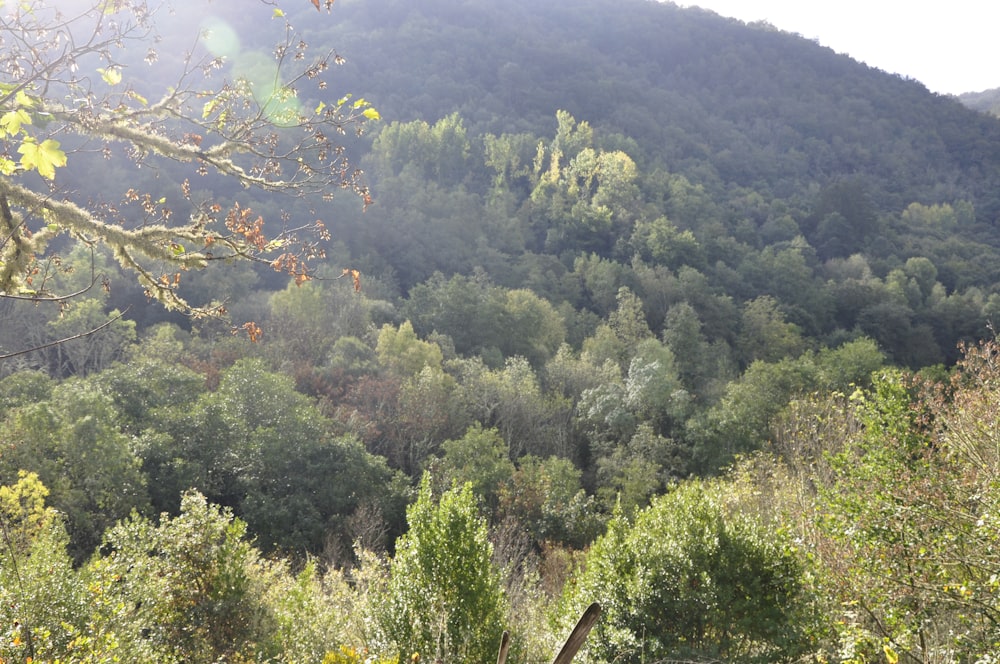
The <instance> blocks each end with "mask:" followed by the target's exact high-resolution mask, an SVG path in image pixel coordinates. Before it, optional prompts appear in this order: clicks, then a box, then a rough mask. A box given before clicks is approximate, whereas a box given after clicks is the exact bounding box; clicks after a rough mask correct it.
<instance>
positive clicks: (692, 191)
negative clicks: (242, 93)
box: [0, 0, 1000, 664]
mask: <svg viewBox="0 0 1000 664" xmlns="http://www.w3.org/2000/svg"><path fill="white" fill-rule="evenodd" d="M246 5H247V3H246V2H245V0H213V2H211V3H210V5H209V6H208V11H209V12H210V13H211V15H212V16H214V17H215V18H216V20H218V21H224V22H225V25H226V26H227V29H230V30H232V32H233V33H234V34H235V35H238V37H239V39H240V40H241V41H242V43H243V44H244V45H247V44H252V43H255V41H266V39H268V38H269V37H268V36H266V34H265V33H266V31H265V28H263V27H261V26H262V25H264V22H265V21H266V20H267V18H266V17H267V16H269V15H270V11H271V8H269V7H264V8H263V13H261V12H260V10H259V9H256V10H255V11H246V9H245V7H246ZM279 6H280V9H281V12H280V13H275V14H274V16H275V17H282V18H284V17H287V19H288V20H289V22H290V23H291V24H294V25H296V26H297V27H298V28H299V30H300V33H301V40H302V42H304V43H305V42H308V43H309V44H311V45H319V46H320V47H321V48H323V49H333V50H334V51H335V53H336V54H337V61H338V64H337V65H336V66H335V67H334V69H333V79H332V80H333V83H334V85H333V86H332V87H334V88H336V89H335V90H326V91H324V90H323V89H319V90H310V91H309V92H308V93H304V92H303V93H302V94H303V96H304V97H305V98H304V99H303V101H302V106H303V107H306V108H316V109H317V112H318V109H320V108H322V107H325V106H327V105H334V104H336V105H337V107H338V108H340V107H341V106H343V107H344V108H347V107H349V106H350V105H351V104H352V103H354V102H353V100H358V105H357V106H356V108H358V109H366V108H368V104H370V105H371V108H372V109H377V113H373V114H372V117H375V116H377V117H378V118H379V119H378V121H377V122H373V123H372V126H371V127H370V128H368V129H367V130H366V132H365V133H364V134H363V135H362V134H354V133H351V132H346V134H345V135H344V136H343V137H341V140H342V141H343V145H344V146H345V149H346V151H347V153H349V154H352V155H353V160H354V162H356V163H357V164H359V166H360V169H361V170H362V171H363V179H364V183H365V189H363V193H364V195H365V196H367V195H368V192H369V191H370V201H369V200H367V199H365V200H357V197H348V196H343V195H341V194H340V193H339V192H338V194H337V195H335V196H332V198H331V197H330V196H328V195H325V194H328V193H332V192H315V193H311V194H310V195H306V196H300V197H287V196H284V197H283V196H282V195H281V194H280V193H270V192H268V191H264V190H255V189H253V188H245V187H244V186H241V182H240V181H239V180H235V181H234V180H232V179H227V178H226V177H224V175H225V173H224V172H220V173H214V172H213V173H208V174H205V175H202V176H201V177H200V178H199V179H196V180H192V181H191V182H193V183H194V186H193V188H194V189H195V190H200V191H204V192H211V194H212V196H213V197H214V200H216V201H218V202H219V204H220V206H221V207H223V208H224V207H228V206H234V208H233V209H236V206H238V207H239V208H241V209H245V210H250V209H252V210H253V211H254V215H256V214H257V213H261V214H263V215H267V216H269V217H278V218H281V219H285V220H294V221H295V222H299V221H301V222H303V223H304V222H305V221H306V220H313V219H320V220H322V222H323V225H324V226H323V227H324V229H325V232H324V234H323V235H322V236H321V239H320V241H319V244H318V245H316V247H313V251H312V253H311V254H310V256H311V257H313V258H317V260H316V261H315V263H314V266H313V267H311V268H310V270H309V271H308V272H305V271H301V272H296V271H294V270H292V271H291V272H292V273H293V275H295V276H294V278H292V277H289V275H288V274H283V273H282V272H281V270H280V269H277V268H280V267H281V266H280V265H278V263H279V261H270V260H247V261H241V260H236V258H239V255H238V254H237V255H234V256H233V260H228V259H227V260H224V261H223V260H214V261H209V262H206V263H205V267H204V269H200V270H194V269H192V270H190V271H188V270H187V269H184V276H183V279H181V276H180V274H181V272H180V271H178V272H177V277H176V280H175V281H174V282H173V285H171V284H169V283H167V281H164V282H163V283H164V284H166V286H165V287H169V288H174V287H175V286H176V292H177V293H178V294H179V295H180V297H182V298H183V301H184V302H189V303H191V304H192V305H193V306H194V307H205V308H206V309H212V310H216V311H221V308H222V305H220V304H219V303H223V304H224V308H225V317H224V318H223V317H221V316H191V315H185V312H183V311H178V310H176V308H175V309H173V310H172V309H171V308H170V307H165V306H162V305H161V304H160V303H159V302H157V301H155V300H156V299H157V298H156V297H152V296H151V291H155V288H154V287H151V286H150V285H149V284H145V283H143V282H142V279H141V278H140V280H139V281H137V280H136V277H135V275H134V274H131V273H129V271H128V270H127V269H124V268H123V265H125V263H124V262H123V260H122V251H121V250H115V251H111V250H107V249H106V248H104V247H102V246H101V245H100V244H97V243H94V242H90V241H89V239H88V237H87V236H86V235H84V234H79V233H66V234H64V235H62V236H59V237H56V238H55V239H53V240H52V241H51V242H52V243H53V244H54V246H56V247H57V248H58V249H59V251H60V254H59V257H58V260H57V261H50V262H49V263H47V264H46V265H48V266H49V267H47V268H46V271H45V272H44V281H45V284H46V288H47V289H49V290H50V291H52V292H59V293H74V294H75V295H74V297H72V298H67V299H57V300H49V301H45V300H44V299H40V298H38V297H37V296H28V297H15V296H13V295H12V294H11V293H7V292H0V518H2V520H3V522H2V525H3V547H2V549H3V551H2V553H0V600H2V601H0V663H2V662H26V661H34V662H39V661H43V662H110V661H134V662H206V663H207V662H252V661H253V662H289V663H291V662H296V663H305V662H317V663H320V662H322V663H323V664H334V663H339V662H345V663H346V662H362V661H364V662H376V661H377V662H402V661H404V660H410V661H412V662H416V661H419V660H421V659H422V660H424V661H428V662H429V661H432V660H435V661H444V662H487V661H495V659H496V653H497V648H498V646H499V643H500V635H501V633H502V632H503V630H505V629H507V630H510V632H511V634H512V644H513V645H512V650H511V653H510V656H509V657H510V660H511V661H517V662H540V661H543V660H549V659H551V656H552V655H553V654H554V653H555V652H557V651H558V649H559V646H560V645H561V639H562V638H563V637H564V636H565V634H566V633H567V632H568V630H569V629H570V628H571V626H572V624H573V621H574V620H575V619H576V618H577V617H579V615H580V614H581V612H582V611H583V610H584V609H585V608H586V607H587V606H588V605H589V604H590V603H591V602H594V601H598V602H600V603H601V605H602V607H603V615H602V617H601V619H600V621H599V622H598V624H597V626H596V627H595V628H594V631H593V633H592V634H591V636H590V638H589V640H588V642H587V645H586V646H585V648H584V650H583V651H582V652H581V654H580V655H579V657H578V661H586V662H612V661H613V662H665V661H705V662H708V661H732V662H806V661H809V662H834V661H836V662H851V663H858V664H860V663H862V662H882V661H885V662H887V664H897V663H898V662H901V661H905V662H928V663H929V662H989V661H993V658H995V657H996V653H997V652H1000V581H998V574H1000V567H998V562H1000V561H998V560H997V553H996V552H997V551H1000V548H998V547H1000V517H998V514H1000V512H998V507H1000V500H998V496H1000V494H998V490H1000V486H998V481H1000V455H998V450H1000V446H998V445H997V423H998V421H1000V420H998V418H1000V414H998V413H997V404H998V403H1000V394H998V393H997V391H998V389H1000V387H998V386H1000V362H998V360H1000V347H998V345H997V340H996V330H995V327H994V323H995V322H997V321H998V320H1000V229H998V223H1000V119H998V118H997V117H995V116H993V115H990V113H989V112H990V111H991V110H994V109H991V108H986V107H981V108H980V110H977V109H976V108H970V107H968V106H966V105H965V104H969V105H970V106H971V105H972V101H973V100H971V99H968V98H967V96H963V98H962V99H958V98H953V97H945V96H940V95H935V94H932V93H931V92H929V91H928V90H927V89H926V88H925V87H924V86H923V85H922V84H921V83H920V82H918V81H915V80H908V79H904V78H900V77H898V76H894V75H889V74H887V73H885V72H881V71H878V70H875V69H872V68H870V67H867V66H866V65H863V64H860V63H858V62H855V61H853V60H851V59H850V58H849V57H847V56H845V55H839V54H836V53H834V52H833V51H832V50H831V49H829V48H826V47H824V46H822V45H820V44H817V43H815V42H812V41H809V40H807V39H804V38H802V37H800V36H797V35H792V34H788V33H783V32H781V31H778V30H776V29H775V28H773V27H772V26H769V25H766V24H750V25H747V24H744V23H741V22H739V21H735V20H731V19H725V18H722V17H719V16H717V15H715V14H713V13H710V12H707V11H703V10H700V9H696V8H692V9H683V8H679V7H677V6H675V5H673V4H670V3H657V2H650V1H647V0H615V1H613V2H612V1H611V0H547V1H546V2H544V3H542V4H539V3H538V2H532V1H530V0H510V1H509V2H506V3H502V4H497V3H489V2H485V1H484V0H365V1H363V2H362V1H361V0H339V1H338V2H336V3H335V4H334V5H333V6H332V8H331V9H330V11H329V12H327V11H325V8H324V11H321V12H318V13H317V11H316V9H317V8H319V7H316V8H314V7H313V4H312V3H311V2H308V1H307V0H300V1H298V2H281V3H279ZM262 17H264V18H263V20H262ZM189 19H190V17H189V16H185V15H183V14H181V15H175V14H168V15H165V16H164V18H163V19H162V20H163V21H164V22H163V23H162V25H161V27H163V28H164V29H173V28H178V29H180V27H182V26H183V25H184V23H185V21H188V20H189ZM199 20H200V19H199ZM273 20H275V19H274V18H272V21H273ZM205 21H208V19H205ZM5 25H8V24H5ZM201 25H202V29H205V28H204V26H205V25H206V23H205V22H202V24H201ZM213 25H215V24H213ZM272 27H273V26H272ZM216 29H217V28H216ZM8 38H9V36H8V37H5V39H8ZM245 48H246V47H245ZM144 55H145V53H142V52H139V53H134V54H133V53H126V54H125V55H123V56H122V57H123V58H124V59H125V65H124V66H123V69H124V71H125V73H126V75H127V74H128V73H129V66H131V65H130V63H132V62H135V63H138V61H139V60H141V59H142V58H143V56H144ZM227 57H231V62H229V61H228V60H227V61H225V62H223V63H222V64H220V65H219V67H220V68H222V70H223V72H225V73H226V75H227V76H232V77H233V78H234V79H239V77H240V76H244V75H248V74H243V73H241V70H240V67H239V63H240V59H239V53H236V55H232V56H227ZM130 58H131V60H130ZM341 58H342V59H343V61H342V63H341ZM147 59H148V56H147ZM165 59H167V60H169V58H165ZM166 64H167V65H168V66H169V65H170V64H171V63H170V62H169V61H168V62H167V63H166ZM257 66H260V65H259V64H258V65H257ZM227 67H229V69H227ZM230 69H231V71H230ZM105 80H107V77H105ZM158 83H159V82H158V81H155V80H151V79H149V80H146V79H139V80H138V81H137V82H136V84H135V85H136V88H135V89H136V90H138V91H140V92H143V91H144V90H145V89H146V88H149V89H150V90H152V89H155V88H156V87H157V85H158ZM348 93H350V95H351V96H350V97H349V98H344V97H343V96H344V95H346V94H348ZM0 94H3V95H6V97H5V99H7V100H8V101H9V100H10V99H11V98H12V97H13V95H14V94H15V93H14V92H12V86H11V85H9V83H8V82H3V83H0ZM135 94H139V93H138V92H136V93H135ZM143 94H147V93H145V92H143ZM148 95H149V97H150V98H151V99H153V98H155V97H156V95H155V94H154V93H152V92H149V93H148ZM338 99H340V100H341V101H340V102H339V103H338V102H337V100H338ZM345 99H349V100H351V101H344V100H345ZM981 101H982V103H987V102H988V101H989V100H988V99H986V97H984V98H983V100H981ZM4 103H7V101H5V102H4ZM21 103H22V104H24V105H25V108H27V104H26V102H23V101H22V102H21ZM977 108H979V107H977ZM7 110H9V109H8V107H7V106H3V107H0V111H5V112H6V111H7ZM210 110H211V109H210V107H209V106H208V105H207V104H206V106H205V116H206V117H207V116H208V115H209V113H210ZM11 112H12V113H13V112H14V111H11ZM4 117H6V116H4ZM10 122H11V121H10V120H4V121H3V122H0V125H2V126H3V127H8V129H5V130H4V131H6V132H8V133H7V134H2V136H5V137H7V138H5V139H4V149H5V151H6V153H5V154H6V157H7V158H8V159H10V158H13V157H12V156H13V155H14V154H15V153H16V152H17V151H18V147H17V143H16V142H12V141H13V139H12V138H10V137H8V134H9V136H14V132H13V131H12V130H10V129H9V127H10V126H11V124H10ZM52 122H56V121H55V120H52ZM25 124H27V123H25ZM278 124H279V125H280V123H278ZM219 126H222V124H221V121H220V125H219ZM284 131H285V132H286V133H291V130H290V129H288V128H287V127H285V128H284ZM280 132H281V130H280V129H279V134H278V135H279V136H280V137H281V138H279V139H276V142H280V140H286V139H285V138H284V137H283V136H282V135H281V133H280ZM94 140H95V142H97V143H100V142H101V140H102V139H101V138H100V137H97V138H95V139H94ZM197 140H198V141H201V140H202V139H201V137H200V136H199V137H198V139H197ZM63 148H64V149H65V150H66V152H67V153H68V155H69V157H68V160H67V164H66V166H65V167H64V168H63V167H60V168H59V171H58V176H57V177H56V178H55V179H54V180H53V182H52V183H51V184H50V183H48V182H46V181H44V180H43V179H41V178H39V179H38V182H37V183H36V184H35V186H36V187H37V188H38V189H39V191H46V192H48V193H49V195H51V196H53V197H65V198H66V199H67V200H72V201H77V202H79V203H80V204H83V202H84V201H88V200H95V199H105V198H106V199H109V200H112V199H115V198H117V197H120V196H122V195H123V193H124V192H125V191H126V190H129V191H131V190H140V191H145V192H150V196H151V197H150V198H148V199H147V204H148V205H147V207H146V208H145V213H146V215H147V217H148V216H150V214H151V211H153V210H159V209H160V206H164V205H169V206H171V207H173V208H175V209H176V210H178V211H180V210H182V209H183V208H184V201H185V200H186V196H187V193H188V189H189V188H190V185H189V184H188V181H187V180H185V175H184V170H183V166H184V165H183V164H182V163H181V161H180V160H176V159H175V160H173V161H171V160H169V159H168V160H166V161H165V162H164V163H161V164H159V165H157V166H154V167H151V168H150V167H145V165H143V166H144V167H141V168H140V167H137V163H136V162H135V161H134V160H132V161H130V160H129V159H127V158H125V157H124V156H121V155H119V154H118V153H117V152H115V153H114V154H111V151H110V150H101V149H99V148H95V147H94V146H93V145H92V144H91V141H89V140H87V139H86V138H84V139H80V141H79V143H73V142H71V140H70V139H63ZM204 152H209V148H205V150H204ZM199 158H201V157H199ZM11 163H13V162H11ZM22 163H23V160H22ZM38 170H39V173H41V172H42V169H41V168H39V169H38ZM9 175H10V174H6V173H5V174H4V175H3V176H0V177H4V178H7V177H8V176H9ZM243 184H245V183H243ZM182 190H183V191H184V195H181V193H180V192H181V191H182ZM0 193H3V192H0ZM161 196H162V199H160V197H161ZM136 198H138V196H137V197H136ZM157 199H160V202H159V203H156V202H155V201H156V200H157ZM4 200H6V199H4ZM5 205H6V203H5ZM108 209H110V208H108ZM122 209H123V210H124V211H122V212H121V216H122V218H126V219H127V218H130V217H129V215H138V216H141V212H140V210H138V209H132V208H127V207H123V208H122ZM114 212H115V213H116V214H118V213H119V212H120V211H119V210H118V209H117V208H116V209H115V210H114ZM6 215H7V217H10V216H11V215H10V212H9V211H8V212H7V213H6ZM181 216H183V215H181ZM132 221H135V219H132ZM227 223H228V222H227ZM241 232H243V231H241ZM15 235H16V234H15V233H14V231H13V230H12V231H10V235H9V236H8V239H7V240H4V243H5V245H6V244H7V243H9V242H10V238H11V237H15ZM245 235H246V237H248V238H249V237H250V235H249V231H247V232H245ZM210 241H211V238H210ZM172 246H175V247H176V246H179V244H178V243H174V245H172ZM0 249H3V250H4V252H6V251H7V249H6V247H5V246H2V245H0ZM175 251H176V253H180V252H182V251H185V250H184V248H183V247H181V249H180V250H175ZM187 251H189V252H190V251H191V250H190V249H188V250H187ZM12 255H13V254H8V253H2V255H0V259H2V260H0V268H4V267H5V265H8V264H9V265H11V266H13V265H14V259H13V258H11V256H12ZM285 255H286V256H287V255H289V254H285ZM209 257H210V258H211V256H210V254H209ZM164 260H166V259H164ZM287 260H291V259H287ZM5 261H6V263H5ZM125 267H129V266H128V265H125ZM167 271H168V270H167V268H164V274H166V273H167ZM170 272H171V274H172V269H171V270H170ZM94 275H100V278H97V277H95V276H94ZM0 276H2V275H0ZM34 278H35V280H36V281H35V282H34V283H38V282H41V281H42V275H40V274H38V273H35V277H34ZM28 283H29V284H30V283H32V282H31V281H30V280H29V282H28ZM95 284H98V286H97V287H95ZM100 286H103V287H100ZM248 331H249V334H247V332H248Z"/></svg>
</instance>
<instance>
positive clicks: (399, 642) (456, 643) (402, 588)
mask: <svg viewBox="0 0 1000 664" xmlns="http://www.w3.org/2000/svg"><path fill="white" fill-rule="evenodd" d="M407 521H408V523H409V530H408V531H407V533H406V534H405V535H403V536H402V537H401V538H400V539H399V541H398V542H397V544H396V555H395V556H394V557H393V559H392V564H391V579H390V581H389V588H388V592H389V595H388V601H387V605H386V607H385V610H384V614H383V616H382V621H383V625H384V628H385V630H386V633H387V635H388V636H389V638H390V639H391V640H392V642H394V643H395V645H396V647H397V649H398V652H399V655H400V659H403V658H404V657H406V658H408V657H409V656H410V654H411V653H419V654H420V657H421V658H425V659H428V660H433V659H439V660H441V661H443V662H487V661H490V660H491V658H493V657H495V656H496V649H497V646H498V644H499V643H500V635H501V633H502V632H503V629H504V623H503V619H504V615H505V601H506V600H505V598H504V594H503V591H502V589H501V585H500V574H499V572H498V570H497V569H496V568H495V567H494V566H493V563H492V561H491V559H490V557H491V553H492V546H491V545H490V543H489V539H488V538H487V528H486V522H485V521H484V520H483V519H482V518H481V517H480V516H479V513H478V509H477V507H476V499H475V496H474V495H473V493H472V487H471V485H470V484H466V485H464V486H462V487H455V488H453V489H449V490H447V491H445V492H444V493H443V494H442V495H441V496H440V499H435V497H434V496H433V494H432V490H431V481H430V478H429V477H428V476H425V477H424V480H423V481H422V482H421V485H420V493H419V495H418V497H417V501H416V502H415V503H413V504H412V505H411V506H410V507H409V508H408V509H407Z"/></svg>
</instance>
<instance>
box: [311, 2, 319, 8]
mask: <svg viewBox="0 0 1000 664" xmlns="http://www.w3.org/2000/svg"><path fill="white" fill-rule="evenodd" d="M312 3H313V5H315V6H316V11H319V0H312Z"/></svg>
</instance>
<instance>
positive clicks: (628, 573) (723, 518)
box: [564, 481, 802, 662]
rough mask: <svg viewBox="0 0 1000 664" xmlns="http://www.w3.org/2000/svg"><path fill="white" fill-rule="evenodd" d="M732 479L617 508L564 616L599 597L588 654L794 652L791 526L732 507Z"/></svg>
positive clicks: (632, 657)
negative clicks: (773, 526)
mask: <svg viewBox="0 0 1000 664" xmlns="http://www.w3.org/2000/svg"><path fill="white" fill-rule="evenodd" d="M724 491H725V486H724V485H721V484H706V483H701V482H696V481H693V482H689V483H685V484H682V485H679V486H677V487H676V488H675V489H674V490H673V491H671V492H670V493H668V494H667V495H664V496H661V497H659V498H657V499H655V500H654V501H653V504H652V505H651V506H650V507H649V508H647V509H646V510H644V511H642V512H640V513H639V514H638V515H637V516H636V517H635V519H634V521H629V519H627V518H626V517H625V516H624V515H622V514H618V515H616V516H615V517H614V518H613V519H612V521H611V522H610V523H609V524H608V530H607V532H606V533H605V534H604V535H602V536H601V537H599V538H598V539H597V541H596V542H595V543H594V545H593V546H592V547H591V548H590V550H589V551H588V553H587V557H586V561H585V566H584V568H583V571H582V572H580V573H579V574H578V575H577V577H575V578H574V579H572V580H571V582H570V583H569V584H568V586H567V593H566V596H565V599H564V602H565V605H566V615H570V616H572V615H574V614H575V615H578V614H579V611H580V610H581V609H580V607H581V606H586V604H587V603H588V602H590V601H599V602H600V603H601V607H602V609H603V613H602V618H601V621H600V622H599V623H598V624H597V626H596V627H595V628H594V631H593V632H592V634H591V637H590V641H589V647H588V657H589V660H590V661H628V662H642V661H649V660H651V661H660V660H663V659H670V660H691V659H701V658H723V659H726V658H734V659H739V660H740V661H762V662H765V661H767V662H773V661H790V660H792V659H794V658H795V657H796V656H797V655H798V654H799V653H800V649H801V647H802V643H801V640H800V638H799V636H798V635H797V633H796V632H797V631H798V630H799V629H800V625H801V623H800V622H799V616H798V611H799V610H800V597H801V593H802V568H801V563H800V561H799V557H798V554H797V553H796V552H795V550H794V548H793V547H792V543H791V541H790V539H789V538H788V537H787V535H784V534H782V533H780V532H774V531H770V530H768V529H766V528H765V527H764V526H763V524H762V523H760V522H758V521H756V520H755V519H754V518H753V517H752V516H748V515H744V514H741V513H740V512H739V511H732V510H730V509H728V508H727V506H726V504H725V502H724V499H723V498H724V493H723V492H724Z"/></svg>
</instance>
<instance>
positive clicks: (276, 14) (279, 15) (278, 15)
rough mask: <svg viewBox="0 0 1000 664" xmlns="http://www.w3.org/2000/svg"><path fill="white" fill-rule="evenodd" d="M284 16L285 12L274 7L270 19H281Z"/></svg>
mask: <svg viewBox="0 0 1000 664" xmlns="http://www.w3.org/2000/svg"><path fill="white" fill-rule="evenodd" d="M284 15H285V12H283V11H281V10H280V9H278V8H277V7H275V8H274V14H273V15H272V16H271V18H282V17H283V16H284Z"/></svg>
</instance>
